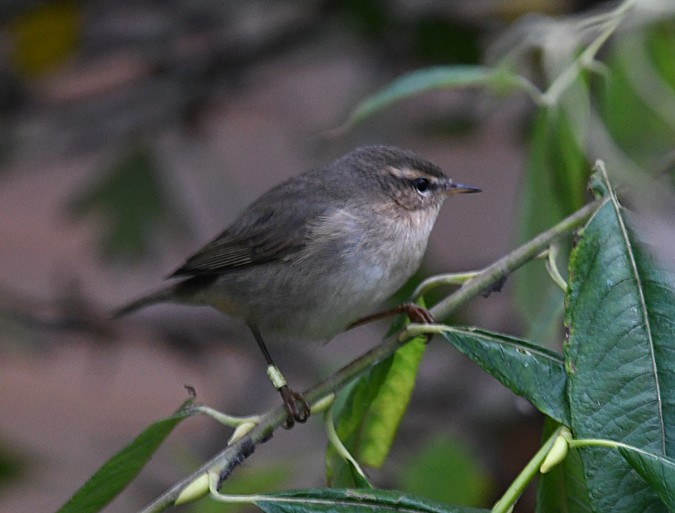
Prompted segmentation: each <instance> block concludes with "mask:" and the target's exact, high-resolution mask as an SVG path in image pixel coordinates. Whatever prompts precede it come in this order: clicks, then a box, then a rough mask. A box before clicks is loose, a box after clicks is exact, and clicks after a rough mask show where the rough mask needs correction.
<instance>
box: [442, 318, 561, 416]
mask: <svg viewBox="0 0 675 513" xmlns="http://www.w3.org/2000/svg"><path fill="white" fill-rule="evenodd" d="M442 335H443V337H444V338H445V339H446V340H447V341H448V342H450V343H451V344H452V345H453V346H455V348H457V349H458V350H459V351H461V352H462V353H464V354H465V355H466V356H468V357H469V358H470V359H471V360H473V361H474V362H476V363H477V364H478V365H480V366H481V368H482V369H483V370H485V371H486V372H487V373H488V374H490V375H491V376H493V377H494V378H496V379H497V380H498V381H499V382H500V383H502V384H503V385H504V386H506V387H508V388H509V389H511V390H512V391H513V392H514V393H515V394H518V395H519V396H521V397H524V398H525V399H527V400H528V401H530V402H531V403H532V404H533V405H534V406H535V407H536V408H537V409H538V410H539V411H541V412H542V413H544V414H545V415H547V416H549V417H551V418H553V419H555V420H556V421H558V422H560V423H562V424H566V425H568V424H569V409H568V407H567V400H566V397H565V386H566V382H567V376H566V373H565V366H564V363H563V358H562V356H561V355H559V354H557V353H554V352H552V351H549V350H547V349H545V348H543V347H541V346H538V345H534V344H531V343H529V342H526V341H524V340H520V339H517V338H514V337H509V336H507V335H501V334H498V333H492V332H489V331H484V330H479V329H470V330H469V329H462V328H455V327H451V326H447V331H444V332H443V333H442Z"/></svg>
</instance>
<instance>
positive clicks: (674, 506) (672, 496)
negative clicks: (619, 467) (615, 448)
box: [619, 447, 675, 511]
mask: <svg viewBox="0 0 675 513" xmlns="http://www.w3.org/2000/svg"><path fill="white" fill-rule="evenodd" d="M619 452H620V453H621V455H622V456H623V457H624V458H626V460H627V461H628V463H630V465H631V467H633V468H634V469H635V471H636V472H637V473H638V474H640V475H641V476H642V478H643V479H644V480H645V481H647V483H649V485H650V486H651V487H652V489H653V490H654V491H655V492H656V493H657V494H658V495H659V497H661V500H662V501H663V502H664V504H665V505H666V506H668V508H669V509H670V511H675V461H673V460H672V459H670V458H666V457H664V456H659V455H658V454H653V453H648V452H645V451H640V450H637V449H635V448H633V447H619Z"/></svg>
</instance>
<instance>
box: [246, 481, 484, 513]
mask: <svg viewBox="0 0 675 513" xmlns="http://www.w3.org/2000/svg"><path fill="white" fill-rule="evenodd" d="M447 486H452V483H447ZM256 505H257V506H258V507H259V508H260V509H262V510H263V511H265V512H266V513H316V512H338V511H344V512H345V513H347V512H349V513H377V512H382V513H385V512H407V513H417V512H419V513H488V512H489V511H490V510H489V509H478V508H469V507H463V506H448V505H445V504H441V503H438V502H433V501H429V500H427V499H422V498H419V497H413V496H410V495H407V494H404V493H402V492H397V491H393V490H356V489H337V488H321V489H314V490H298V491H290V492H283V493H279V494H274V495H269V496H266V497H265V498H264V499H260V500H258V501H256Z"/></svg>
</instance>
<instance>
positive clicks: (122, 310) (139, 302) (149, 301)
mask: <svg viewBox="0 0 675 513" xmlns="http://www.w3.org/2000/svg"><path fill="white" fill-rule="evenodd" d="M172 300H174V295H173V290H172V287H168V288H165V289H162V290H158V291H157V292H153V293H151V294H148V295H147V296H143V297H140V298H138V299H136V300H135V301H132V302H131V303H127V304H126V305H122V306H120V307H119V308H116V309H114V310H113V311H112V312H111V314H110V315H111V317H112V318H113V319H119V318H120V317H124V316H125V315H129V314H130V313H133V312H135V311H136V310H140V309H141V308H145V307H146V306H150V305H154V304H157V303H167V302H171V301H172Z"/></svg>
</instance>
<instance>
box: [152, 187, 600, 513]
mask: <svg viewBox="0 0 675 513" xmlns="http://www.w3.org/2000/svg"><path fill="white" fill-rule="evenodd" d="M600 203H601V201H600V200H596V201H594V202H592V203H589V204H588V205H585V206H584V207H582V208H581V209H579V210H578V211H576V212H575V213H574V214H572V215H571V216H569V217H567V218H565V219H563V220H562V221H560V222H559V223H558V224H557V225H555V226H554V227H553V228H550V229H549V230H547V231H546V232H544V233H542V234H540V235H538V236H537V237H535V238H534V239H532V240H530V241H529V242H527V243H525V244H523V245H522V246H520V247H519V248H518V249H516V250H514V251H513V252H512V253H510V254H508V255H506V256H505V257H503V258H501V259H499V260H498V261H497V262H495V263H494V264H492V265H491V266H489V267H488V268H486V269H485V270H484V271H481V272H480V273H479V274H478V275H477V276H476V277H474V278H472V279H470V280H469V281H467V282H466V283H464V285H462V286H461V287H460V288H459V289H458V290H457V291H455V292H454V293H453V294H451V295H450V296H448V297H446V298H445V299H444V300H442V301H441V302H440V303H438V304H437V305H435V306H434V307H433V308H432V309H431V310H430V311H431V314H432V315H433V316H434V317H435V318H437V319H443V318H445V317H447V316H448V315H449V314H450V313H452V312H453V311H454V310H456V309H457V308H459V307H460V306H462V305H463V304H465V303H466V302H467V301H469V300H470V299H471V298H473V297H475V296H477V295H478V294H481V293H482V292H484V291H486V290H490V289H491V288H493V287H494V286H495V285H496V284H498V283H500V282H501V281H502V280H503V279H504V278H505V277H506V276H507V275H508V274H509V273H511V272H513V271H515V270H516V269H518V268H519V267H520V266H522V265H523V264H524V263H525V262H527V261H528V260H531V259H533V258H535V257H536V256H537V255H538V254H539V253H541V252H542V251H543V250H545V249H546V248H547V247H548V246H549V245H550V244H551V242H552V241H554V240H556V239H557V238H558V237H561V236H563V235H564V234H566V233H568V232H569V231H571V230H574V229H575V228H577V227H579V226H581V224H582V223H584V221H586V220H587V219H588V218H589V217H590V216H591V214H592V213H593V212H594V211H595V209H596V208H597V207H598V206H599V205H600ZM403 333H404V334H405V336H406V338H407V340H406V342H409V341H411V340H413V339H414V338H412V337H411V336H410V334H409V333H407V332H406V331H404V332H403ZM400 347H401V342H399V338H398V337H390V338H388V339H386V340H385V341H384V342H382V343H381V344H379V345H377V346H375V347H374V348H373V349H371V350H370V351H368V352H367V353H365V354H363V355H361V356H360V357H358V358H356V359H355V360H353V361H352V362H350V363H349V364H347V365H345V366H344V367H343V368H341V369H340V370H338V371H337V372H335V373H334V374H332V375H331V376H329V377H327V378H326V379H325V380H323V381H322V382H320V383H319V384H317V385H316V386H314V387H312V388H311V389H309V390H307V391H305V392H304V394H303V395H304V396H305V399H307V401H308V402H309V403H310V404H313V403H315V402H317V401H319V400H321V399H323V398H324V397H325V396H327V395H329V394H331V393H336V392H338V391H339V390H341V389H342V387H344V386H345V385H346V384H348V383H350V382H351V381H352V380H353V379H354V378H356V377H358V376H359V375H360V374H361V373H363V372H364V371H366V370H367V369H369V368H370V367H371V366H372V365H375V364H376V363H378V362H380V361H382V360H384V359H385V358H387V357H389V356H391V355H392V354H393V353H394V352H395V351H396V350H397V349H399V348H400ZM287 415H288V414H287V412H286V409H285V408H284V406H279V407H278V408H275V409H274V410H271V411H269V412H267V413H265V414H264V415H262V416H261V417H260V419H259V423H258V425H257V426H255V427H254V428H253V429H252V430H251V431H250V432H249V433H248V434H247V435H246V436H244V437H243V438H241V439H239V440H237V441H235V442H234V443H232V444H231V445H229V446H228V447H226V448H225V449H223V450H222V451H221V452H220V453H219V454H217V455H216V456H214V457H213V458H212V459H211V460H210V461H208V462H207V463H205V464H204V465H203V466H202V467H201V468H199V469H198V470H196V471H195V472H193V473H192V474H191V475H190V476H188V477H187V478H185V479H183V480H182V481H180V482H179V483H177V484H175V485H174V486H172V487H171V488H170V489H169V490H168V491H166V492H164V493H162V494H161V495H160V496H159V497H157V498H156V499H155V500H154V501H153V502H152V503H151V504H149V505H148V506H147V507H146V508H145V509H143V510H142V513H156V512H158V511H162V510H164V509H166V508H168V507H170V506H172V505H173V504H174V502H175V500H176V498H177V497H178V496H179V495H180V494H181V492H182V491H183V490H184V489H185V488H186V487H187V486H189V485H190V484H192V483H193V481H195V480H198V479H203V475H204V474H205V473H208V474H209V475H213V474H216V475H217V476H218V477H219V479H218V481H219V482H222V481H223V480H225V479H226V478H227V477H228V476H229V474H230V473H231V472H232V471H233V470H234V468H236V467H237V466H238V465H240V464H241V463H242V462H243V461H244V460H245V459H246V458H247V457H248V456H250V455H251V454H252V453H253V451H254V450H255V447H256V446H257V445H258V444H260V443H262V442H264V441H266V440H269V438H270V437H271V436H272V434H273V433H274V431H275V430H276V429H278V428H279V427H280V426H281V425H282V424H284V423H285V422H286V418H287Z"/></svg>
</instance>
